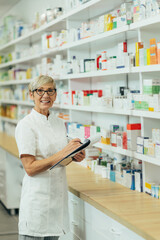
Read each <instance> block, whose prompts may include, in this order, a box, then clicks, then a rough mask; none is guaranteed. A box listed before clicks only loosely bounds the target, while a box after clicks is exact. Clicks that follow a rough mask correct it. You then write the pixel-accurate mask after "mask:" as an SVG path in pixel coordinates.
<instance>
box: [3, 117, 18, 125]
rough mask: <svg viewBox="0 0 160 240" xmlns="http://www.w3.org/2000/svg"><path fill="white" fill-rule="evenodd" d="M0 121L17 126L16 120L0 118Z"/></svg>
mask: <svg viewBox="0 0 160 240" xmlns="http://www.w3.org/2000/svg"><path fill="white" fill-rule="evenodd" d="M0 120H1V121H4V122H9V123H13V124H17V123H18V120H17V119H11V118H7V117H0Z"/></svg>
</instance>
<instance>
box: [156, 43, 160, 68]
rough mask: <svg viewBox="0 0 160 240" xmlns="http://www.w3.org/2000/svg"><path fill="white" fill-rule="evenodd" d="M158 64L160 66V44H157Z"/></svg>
mask: <svg viewBox="0 0 160 240" xmlns="http://www.w3.org/2000/svg"><path fill="white" fill-rule="evenodd" d="M157 63H158V64H160V42H158V43H157Z"/></svg>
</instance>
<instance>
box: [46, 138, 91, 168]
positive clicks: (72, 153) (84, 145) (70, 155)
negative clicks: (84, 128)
mask: <svg viewBox="0 0 160 240" xmlns="http://www.w3.org/2000/svg"><path fill="white" fill-rule="evenodd" d="M90 143H91V140H90V139H85V141H84V143H81V146H80V147H78V148H77V149H76V150H74V151H73V152H71V153H70V154H68V155H67V156H66V157H64V158H62V159H61V160H60V161H58V162H57V163H56V164H55V165H53V166H52V167H51V168H50V170H52V169H53V168H55V167H56V166H57V165H58V164H60V163H62V162H63V161H65V160H66V159H67V158H69V157H73V156H74V155H75V154H77V153H78V152H80V151H82V150H83V149H85V148H86V147H88V145H89V144H90ZM68 163H69V162H68Z"/></svg>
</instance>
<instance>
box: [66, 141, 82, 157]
mask: <svg viewBox="0 0 160 240" xmlns="http://www.w3.org/2000/svg"><path fill="white" fill-rule="evenodd" d="M80 146H81V140H80V139H79V138H74V139H72V140H71V141H70V142H69V143H68V144H67V146H66V147H64V148H63V149H62V153H63V155H64V157H65V156H67V155H68V154H70V153H71V152H73V151H74V150H76V149H77V148H78V147H80Z"/></svg>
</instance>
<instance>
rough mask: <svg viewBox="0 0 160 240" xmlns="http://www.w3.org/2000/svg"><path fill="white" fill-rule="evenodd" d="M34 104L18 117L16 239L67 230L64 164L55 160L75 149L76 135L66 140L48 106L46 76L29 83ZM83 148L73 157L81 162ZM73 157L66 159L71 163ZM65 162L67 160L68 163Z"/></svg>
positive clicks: (44, 238) (51, 97)
mask: <svg viewBox="0 0 160 240" xmlns="http://www.w3.org/2000/svg"><path fill="white" fill-rule="evenodd" d="M29 94H30V98H31V99H32V100H33V101H34V103H35V106H34V108H33V109H32V111H31V113H30V114H28V115H27V116H26V117H24V118H23V119H22V120H20V121H19V122H18V124H17V127H16V132H15V137H16V141H17V146H18V150H19V156H20V158H21V161H22V163H23V166H24V169H25V172H26V174H25V176H24V179H23V184H22V194H21V202H20V213H19V240H33V239H34V240H48V239H50V240H57V239H58V238H59V236H61V235H63V234H64V233H66V232H68V231H69V225H68V223H69V220H68V204H67V181H66V172H65V166H64V165H63V166H62V165H58V166H57V167H56V168H54V170H52V171H50V170H49V169H50V168H51V167H52V166H53V165H55V164H56V163H57V162H59V161H60V160H62V159H63V158H64V157H65V156H68V154H70V153H71V152H72V151H74V150H75V149H77V148H78V147H79V146H80V145H81V143H80V139H79V138H75V139H73V140H71V141H70V142H69V143H68V142H67V136H66V128H65V125H64V122H63V120H62V119H59V118H57V117H56V116H55V115H54V113H53V112H51V111H50V110H49V109H50V108H51V107H52V106H53V105H54V101H55V100H56V96H57V93H56V85H55V82H54V80H53V79H52V78H51V77H49V76H43V75H41V76H39V77H38V78H36V79H34V80H33V81H32V82H31V83H30V85H29ZM84 157H85V155H84V151H82V152H80V153H77V154H76V155H75V156H74V160H76V161H78V162H79V161H82V160H83V159H84ZM71 161H72V158H70V159H68V162H71ZM68 162H67V163H68Z"/></svg>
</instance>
